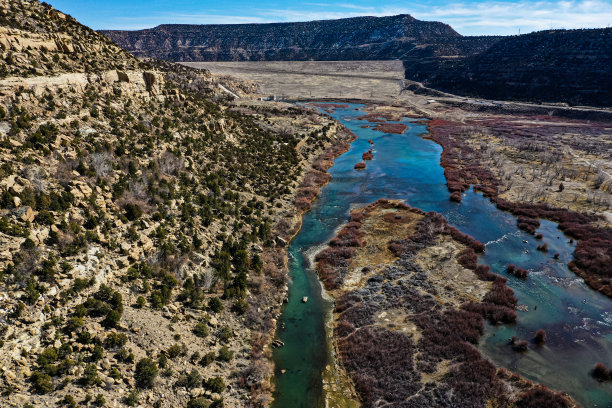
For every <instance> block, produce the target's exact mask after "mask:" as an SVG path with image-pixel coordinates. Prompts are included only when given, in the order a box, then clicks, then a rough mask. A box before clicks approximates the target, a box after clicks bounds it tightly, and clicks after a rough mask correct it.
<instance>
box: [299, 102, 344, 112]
mask: <svg viewBox="0 0 612 408" xmlns="http://www.w3.org/2000/svg"><path fill="white" fill-rule="evenodd" d="M308 105H310V106H316V107H317V108H321V109H323V110H324V111H325V112H327V113H334V111H335V110H336V109H346V108H348V107H349V106H348V105H344V104H341V103H309V104H308Z"/></svg>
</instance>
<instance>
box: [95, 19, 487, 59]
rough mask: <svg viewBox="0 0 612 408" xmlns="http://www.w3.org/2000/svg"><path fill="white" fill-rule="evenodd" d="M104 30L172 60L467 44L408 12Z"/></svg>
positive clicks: (377, 53)
mask: <svg viewBox="0 0 612 408" xmlns="http://www.w3.org/2000/svg"><path fill="white" fill-rule="evenodd" d="M101 33H102V34H104V35H106V36H107V37H108V38H110V39H111V40H113V41H115V42H116V43H117V44H119V45H120V46H121V47H123V48H125V49H126V50H128V51H130V52H131V53H133V54H134V55H136V56H137V57H154V58H158V59H164V60H171V61H278V60H287V61H304V60H321V61H330V60H376V59H378V60H381V59H382V60H384V59H402V58H405V57H406V56H407V55H409V54H410V53H411V52H414V51H418V52H423V50H425V49H437V48H438V44H440V45H442V46H443V48H445V49H450V50H451V54H453V55H454V54H456V53H457V51H455V46H454V43H455V42H459V43H461V44H462V45H460V47H462V49H461V51H460V53H461V54H465V53H466V50H465V48H466V46H465V45H466V44H467V42H466V41H465V40H462V39H463V38H466V37H462V36H461V35H460V34H459V33H457V32H456V31H455V30H453V28H452V27H450V26H449V25H448V24H444V23H440V22H428V21H420V20H417V19H415V18H414V17H412V16H410V15H407V14H401V15H396V16H390V17H354V18H346V19H339V20H321V21H310V22H302V23H269V24H231V25H188V24H164V25H160V26H157V27H155V28H151V29H146V30H138V31H115V30H113V31H111V30H105V31H101ZM495 38H497V37H491V38H490V39H489V40H488V41H486V43H487V44H486V45H487V46H488V45H490V44H491V43H492V42H493V41H495ZM467 48H469V46H468V47H467ZM430 52H431V53H435V51H430ZM467 53H468V54H471V53H472V52H467Z"/></svg>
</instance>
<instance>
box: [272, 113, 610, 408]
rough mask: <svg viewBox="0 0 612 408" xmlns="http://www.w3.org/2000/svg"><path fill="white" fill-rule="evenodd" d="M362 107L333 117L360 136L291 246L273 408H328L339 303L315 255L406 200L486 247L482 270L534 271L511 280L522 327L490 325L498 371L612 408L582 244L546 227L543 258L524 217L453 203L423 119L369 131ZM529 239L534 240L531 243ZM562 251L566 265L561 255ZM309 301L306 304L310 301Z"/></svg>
mask: <svg viewBox="0 0 612 408" xmlns="http://www.w3.org/2000/svg"><path fill="white" fill-rule="evenodd" d="M361 108H362V105H356V104H348V107H347V108H344V109H336V110H335V111H334V112H333V113H332V114H331V116H332V117H334V118H335V119H337V120H338V121H340V122H341V123H342V124H343V125H345V126H346V127H347V128H349V129H350V130H351V131H353V132H354V133H355V134H356V135H357V140H355V141H354V142H353V143H352V145H351V148H350V150H349V151H348V152H347V153H345V154H343V155H342V156H340V157H338V158H337V159H336V162H335V164H334V166H333V167H332V168H331V169H330V170H329V172H330V174H331V175H332V179H331V182H330V183H329V184H328V185H326V186H325V187H323V189H322V190H321V194H320V196H319V197H318V199H317V200H316V201H315V202H314V203H313V206H312V209H311V211H309V212H308V213H306V214H304V217H303V226H302V229H301V231H300V232H299V234H298V235H297V236H296V237H295V238H294V240H293V241H292V242H291V244H290V247H289V253H290V274H291V279H292V282H291V284H290V291H289V302H288V304H287V305H286V306H285V308H284V309H283V313H282V315H281V318H280V319H279V328H278V335H279V338H280V339H281V340H282V341H283V342H284V343H285V346H284V347H282V348H279V349H276V350H275V351H274V361H275V367H276V368H275V378H276V391H275V395H274V406H275V407H282V408H298V407H318V406H322V404H323V399H322V380H321V373H322V371H323V369H324V367H325V365H326V364H327V363H328V362H329V355H328V350H329V346H328V345H327V338H326V332H325V322H326V319H327V317H328V316H329V313H330V310H331V309H332V307H333V305H332V304H331V302H329V301H328V300H326V299H325V298H323V297H322V294H321V292H322V291H321V285H320V282H319V280H318V279H317V276H316V274H315V273H314V271H313V269H312V268H311V265H310V264H309V257H310V256H312V255H313V254H314V253H315V252H316V251H317V250H318V249H320V248H321V246H322V245H324V244H325V243H326V242H327V241H328V240H329V239H331V238H332V237H333V236H334V235H335V233H336V231H337V229H338V228H339V227H340V226H342V225H343V224H344V223H345V222H346V221H347V219H348V216H349V212H350V209H352V208H355V207H359V206H364V205H367V204H369V203H372V202H374V201H376V200H378V199H379V198H387V199H402V200H405V201H406V202H407V203H408V204H409V205H411V206H413V207H418V208H421V209H423V210H425V211H437V212H439V213H441V214H443V215H444V216H445V217H446V218H447V220H448V221H449V222H450V223H451V224H452V225H454V226H456V227H458V228H459V229H460V230H461V231H463V232H464V233H467V234H470V235H471V236H473V237H474V238H476V239H478V240H479V241H481V242H483V243H485V244H486V252H485V254H484V255H482V256H481V257H480V260H479V262H480V263H482V264H486V265H489V266H490V267H491V270H492V271H493V272H496V273H499V274H502V275H505V272H504V271H505V266H506V265H507V264H509V263H513V264H515V265H517V266H520V267H523V268H527V269H528V270H529V272H530V273H529V278H528V279H527V280H526V281H522V280H519V279H516V278H513V277H509V280H508V285H509V286H510V287H511V288H512V289H513V290H514V292H515V295H516V297H517V298H518V300H519V304H520V305H525V306H526V307H523V308H522V309H523V310H526V311H518V312H517V313H518V322H517V323H516V324H513V325H500V326H488V327H487V330H486V333H485V335H484V336H483V337H482V339H481V342H480V345H479V348H480V350H481V352H482V353H483V354H484V355H485V356H486V357H487V358H489V359H491V360H492V361H493V362H494V363H495V364H497V365H498V366H503V367H506V368H509V369H510V370H512V371H515V372H517V373H519V374H521V375H523V376H524V377H526V378H529V379H531V380H533V381H536V382H541V383H544V384H546V385H547V386H550V387H551V388H553V389H556V390H563V391H565V392H567V393H568V394H570V395H571V396H572V397H573V398H574V399H575V400H576V401H577V402H578V403H579V404H581V405H582V406H584V407H612V384H610V383H607V384H602V383H599V382H597V381H595V380H594V379H592V378H591V376H590V374H589V373H590V370H591V369H592V367H593V366H594V364H595V363H596V362H603V363H604V364H606V365H607V366H611V365H612V300H610V299H607V298H606V297H604V296H602V295H600V294H599V293H597V292H595V291H593V290H591V289H589V288H588V287H587V286H586V285H585V284H584V283H583V282H582V280H581V279H579V278H578V277H577V276H576V275H575V274H573V273H572V272H571V271H569V270H568V268H567V262H569V261H570V260H571V259H572V253H573V250H574V246H573V244H571V243H570V240H569V238H568V237H566V236H564V235H563V233H562V232H561V231H559V230H558V229H557V226H556V224H555V223H553V222H549V221H545V220H542V221H541V227H540V229H539V230H538V232H539V233H542V234H543V235H544V240H543V242H545V243H547V244H548V246H549V251H548V252H547V253H542V252H539V251H537V250H536V247H537V245H538V244H540V243H541V241H536V240H535V238H534V237H533V236H532V235H529V234H527V233H525V232H523V231H520V230H519V229H518V228H517V226H516V218H515V217H514V216H513V215H511V214H509V213H506V212H503V211H500V210H498V209H497V208H496V207H495V205H493V204H492V203H491V202H490V201H489V200H488V199H486V198H484V197H483V196H482V195H481V194H477V193H475V192H473V191H472V190H469V191H467V192H466V193H464V195H463V201H462V202H461V203H455V202H451V201H450V200H449V193H448V190H447V188H446V179H445V177H444V171H443V169H442V167H441V166H440V154H441V152H442V148H441V146H439V145H437V144H436V143H434V142H432V141H430V140H426V139H423V138H422V136H423V135H424V134H425V132H426V128H425V126H424V125H423V124H421V123H416V121H415V120H411V119H405V120H403V121H402V122H401V123H404V124H406V125H407V126H408V129H407V130H406V132H405V133H404V134H402V135H397V134H385V133H382V132H380V131H374V130H373V129H371V128H362V127H361V126H362V125H364V124H368V123H367V122H365V121H362V120H358V119H357V118H358V117H359V116H361V115H363V114H364V112H363V111H362V110H361ZM369 139H371V140H372V141H373V142H374V146H373V149H374V159H373V160H372V161H368V162H367V168H366V169H365V170H361V171H357V170H354V168H353V167H354V165H355V164H356V163H357V162H359V161H361V155H362V154H363V153H364V152H366V151H367V150H369V149H370V148H371V146H370V145H369V143H368V140H369ZM523 241H527V242H526V243H525V242H523ZM554 253H559V254H560V256H559V259H558V260H555V259H553V254H554ZM304 296H307V297H308V298H309V301H308V302H307V303H302V302H301V299H302V297H304ZM539 329H543V330H545V331H546V333H547V341H546V343H545V345H544V346H541V347H536V346H533V345H532V346H530V350H529V351H528V352H526V353H516V352H514V351H512V350H511V348H510V347H509V346H508V339H509V338H510V337H512V336H516V337H517V338H519V339H526V340H530V339H532V338H533V336H534V334H535V332H536V331H537V330H539Z"/></svg>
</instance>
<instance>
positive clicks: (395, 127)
mask: <svg viewBox="0 0 612 408" xmlns="http://www.w3.org/2000/svg"><path fill="white" fill-rule="evenodd" d="M373 129H374V130H378V131H380V132H383V133H393V134H397V135H401V134H402V133H404V132H405V131H406V129H408V126H406V125H404V124H403V123H381V124H380V125H378V126H376V127H374V128H373Z"/></svg>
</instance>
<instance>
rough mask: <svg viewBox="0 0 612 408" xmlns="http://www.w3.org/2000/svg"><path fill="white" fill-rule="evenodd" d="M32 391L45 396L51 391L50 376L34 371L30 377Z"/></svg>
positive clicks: (51, 382)
mask: <svg viewBox="0 0 612 408" xmlns="http://www.w3.org/2000/svg"><path fill="white" fill-rule="evenodd" d="M30 381H31V383H32V389H33V390H34V392H35V393H37V394H46V393H48V392H51V391H53V381H52V380H51V376H50V375H48V374H45V373H43V372H41V371H34V372H33V373H32V375H31V376H30Z"/></svg>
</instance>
